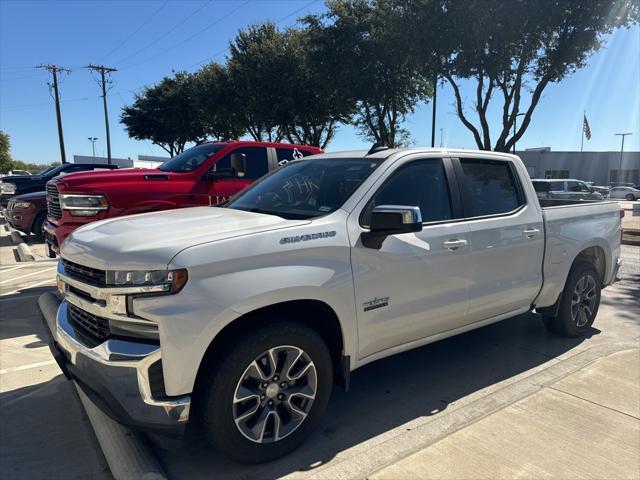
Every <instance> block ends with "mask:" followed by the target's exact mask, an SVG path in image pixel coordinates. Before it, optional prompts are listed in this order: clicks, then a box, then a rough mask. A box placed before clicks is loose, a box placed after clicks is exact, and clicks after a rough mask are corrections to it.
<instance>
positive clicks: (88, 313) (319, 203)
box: [45, 147, 621, 462]
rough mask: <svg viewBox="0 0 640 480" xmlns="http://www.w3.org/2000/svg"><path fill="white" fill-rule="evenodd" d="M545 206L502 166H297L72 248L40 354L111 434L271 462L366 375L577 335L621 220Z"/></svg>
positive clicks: (357, 156)
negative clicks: (194, 441)
mask: <svg viewBox="0 0 640 480" xmlns="http://www.w3.org/2000/svg"><path fill="white" fill-rule="evenodd" d="M555 202H556V205H552V206H544V205H543V206H541V204H540V203H539V200H538V198H537V196H536V192H535V190H534V188H533V186H532V184H531V181H530V180H529V176H528V175H527V171H526V169H525V167H524V165H523V164H522V162H521V161H520V159H519V158H518V157H516V156H513V155H507V154H500V153H492V152H480V151H468V150H434V149H386V148H380V147H374V148H372V149H371V150H370V151H369V152H367V151H353V152H343V153H332V154H323V155H316V156H312V157H307V158H306V159H304V160H299V161H294V162H291V163H290V164H288V165H286V166H284V167H282V168H280V169H278V170H276V171H275V172H273V173H271V174H270V175H268V176H266V177H264V178H263V179H261V180H260V181H258V182H257V183H255V184H254V185H253V186H251V187H249V188H248V189H246V190H244V191H243V192H241V193H239V194H238V195H236V196H235V197H234V198H232V199H231V200H230V201H229V202H228V203H227V204H226V205H223V206H222V207H197V208H189V209H181V210H173V211H165V212H157V213H148V214H141V215H134V216H129V217H121V218H115V219H110V220H105V221H101V222H95V223H92V224H89V225H87V226H85V227H82V228H80V229H78V230H76V231H75V232H73V234H72V235H71V236H70V237H69V239H68V240H67V241H65V242H64V244H63V245H62V249H61V260H60V263H59V267H58V288H59V290H60V291H61V292H62V296H63V298H64V300H63V301H62V302H61V303H60V305H59V308H58V309H57V318H55V319H49V324H50V326H51V328H52V330H53V342H52V351H53V352H54V355H55V356H56V358H57V359H58V360H59V363H60V364H61V366H62V368H63V370H64V371H65V373H67V374H68V375H69V376H70V377H73V378H74V379H76V381H77V382H78V383H79V385H80V386H81V387H82V388H83V389H84V390H85V392H86V393H87V394H88V395H89V397H91V398H92V399H93V400H94V401H95V402H96V403H97V404H98V405H99V406H100V407H101V408H102V409H103V410H104V411H105V412H107V413H108V414H109V415H110V416H112V417H113V418H115V419H116V420H118V421H119V422H121V423H123V424H126V425H129V426H131V427H133V428H137V429H140V430H143V431H146V432H149V433H150V434H153V435H154V436H156V437H157V438H161V437H162V436H174V437H180V435H181V434H182V433H183V431H184V428H185V425H186V424H187V422H193V423H196V424H198V425H199V426H200V427H201V428H202V429H203V430H204V432H206V434H207V436H208V438H209V439H210V440H211V442H212V443H213V444H214V446H216V447H217V448H219V449H220V450H222V451H223V452H225V453H226V454H228V455H229V456H230V457H232V458H234V459H236V460H238V461H242V462H262V461H266V460H270V459H273V458H276V457H278V456H281V455H284V454H285V453H287V452H289V451H291V450H292V449H294V448H295V447H297V446H298V445H300V444H301V443H302V440H303V439H304V438H305V437H307V436H308V435H309V434H310V433H311V432H312V431H313V429H314V428H315V427H316V426H318V423H319V422H320V420H321V417H322V414H323V412H324V410H325V408H326V407H327V403H328V401H329V397H330V395H331V389H332V385H333V384H334V383H336V384H339V385H341V386H343V387H345V388H346V387H348V383H349V375H350V372H352V371H354V370H355V369H357V368H359V367H361V366H363V365H365V364H367V363H369V362H372V361H375V360H379V359H381V358H384V357H387V356H389V355H393V354H395V353H398V352H402V351H405V350H409V349H412V348H416V347H419V346H422V345H425V344H428V343H431V342H434V341H437V340H440V339H443V338H446V337H450V336H452V335H457V334H459V333H462V332H466V331H468V330H472V329H475V328H479V327H482V326H484V325H488V324H490V323H493V322H497V321H499V320H504V319H507V318H510V317H513V316H515V315H519V314H522V313H524V312H529V311H532V310H535V311H536V312H538V313H540V314H541V317H542V320H544V323H545V324H546V326H547V327H548V328H549V330H551V331H552V332H554V333H557V334H560V335H566V336H577V335H582V334H584V333H585V332H587V331H588V330H589V329H590V328H591V325H592V323H593V321H594V318H595V316H596V313H597V311H598V305H599V302H600V290H601V288H603V287H605V286H607V285H610V284H611V283H612V282H614V280H615V278H616V272H617V269H618V266H619V263H620V232H621V230H620V213H619V207H618V205H617V204H616V203H613V202H580V203H575V204H571V202H568V203H567V202H561V201H555ZM45 316H46V315H45ZM158 434H159V435H158Z"/></svg>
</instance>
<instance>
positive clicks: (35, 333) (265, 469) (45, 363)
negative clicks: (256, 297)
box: [0, 232, 640, 478]
mask: <svg viewBox="0 0 640 480" xmlns="http://www.w3.org/2000/svg"><path fill="white" fill-rule="evenodd" d="M5 236H6V232H4V233H2V235H0V237H2V238H0V239H1V240H3V241H4V240H6V239H5V238H4V237H5ZM2 245H3V246H2V247H0V254H2V255H3V256H2V260H3V261H2V267H1V269H0V282H2V283H0V309H1V310H2V315H1V318H2V320H1V323H0V325H1V327H2V328H1V331H2V334H1V335H0V398H1V399H2V401H1V402H0V403H2V422H3V423H2V424H3V429H2V434H1V435H2V437H1V438H0V443H1V445H0V451H2V454H1V458H0V468H2V471H3V472H10V473H11V475H10V476H11V477H14V478H16V477H22V478H33V474H34V473H36V472H40V473H41V472H43V471H47V472H48V473H49V474H50V477H51V478H60V477H62V476H65V477H67V478H74V477H75V478H77V477H88V476H92V477H99V476H108V475H109V473H108V471H107V470H106V464H105V461H104V459H103V458H102V455H101V452H100V449H99V447H98V446H97V443H96V442H95V441H94V439H93V434H92V430H91V427H90V424H89V423H88V422H87V421H86V420H85V416H84V412H83V409H82V407H81V404H80V403H79V401H78V399H77V397H76V395H75V392H74V390H73V388H72V384H71V383H70V382H67V381H66V380H65V379H64V377H63V376H62V375H61V373H60V371H59V369H58V367H57V366H56V365H55V363H54V362H53V359H52V358H51V356H50V354H49V351H48V348H47V347H46V344H45V342H44V340H45V338H46V337H45V335H44V331H43V328H44V327H43V326H42V323H41V320H40V317H39V312H38V307H37V298H38V296H39V295H40V294H41V293H42V292H43V291H46V290H48V289H51V286H52V285H53V283H54V272H55V270H54V268H55V261H50V260H40V261H36V262H30V263H16V262H15V260H14V261H13V263H11V262H10V260H11V256H10V255H8V252H10V251H11V250H12V247H11V246H10V245H9V244H6V245H5V243H2ZM623 262H624V263H623V267H622V270H621V272H620V277H621V278H622V281H621V282H619V283H618V284H617V285H616V286H614V287H612V288H610V289H607V290H605V292H604V294H603V303H602V306H601V311H600V314H599V315H598V318H597V320H596V322H595V324H594V327H595V328H594V329H593V332H592V335H590V337H589V338H585V339H573V340H568V339H563V338H559V337H554V336H551V335H550V334H548V333H547V332H546V330H545V329H544V327H543V326H542V324H541V322H540V320H539V318H537V316H536V315H533V314H527V315H522V316H519V317H516V318H514V319H511V320H509V321H505V322H502V323H498V324H495V325H491V326H488V327H485V328H483V329H480V330H477V331H474V332H470V333H467V334H465V335H462V336H459V337H455V338H450V339H448V340H445V341H442V342H438V343H435V344H433V345H430V346H427V347H423V348H421V349H418V350H415V351H412V352H407V353H404V354H401V355H397V356H395V357H391V358H389V359H386V360H382V361H379V362H375V363H373V364H371V365H368V366H366V367H363V368H362V369H360V370H357V371H356V372H354V374H353V376H352V385H351V391H350V392H349V393H344V392H342V391H341V390H339V389H337V388H336V389H335V390H334V394H333V397H332V401H331V402H332V405H331V406H330V409H329V412H330V414H329V415H327V417H326V418H325V420H324V422H323V425H322V427H321V428H320V430H319V431H318V432H317V433H316V434H315V435H313V436H312V437H311V438H310V439H309V441H308V442H307V443H306V444H305V445H304V446H303V447H302V448H301V449H299V450H298V451H296V452H294V453H293V454H292V455H289V456H287V457H285V458H283V459H281V460H278V461H276V462H272V463H269V464H265V465H258V466H245V465H239V464H235V463H233V462H230V461H229V460H227V459H226V458H224V457H222V455H220V454H218V453H217V452H215V451H212V450H211V449H210V448H209V447H208V445H207V444H206V443H205V442H204V441H203V440H202V438H201V436H200V434H199V432H197V431H191V432H189V434H188V436H187V441H186V444H185V446H184V447H183V448H182V449H179V450H176V451H165V450H161V449H159V448H155V451H156V453H157V455H158V456H159V457H160V458H161V461H162V463H163V464H164V465H165V468H166V470H167V473H168V476H169V477H171V478H196V477H201V476H205V475H207V476H212V477H214V476H215V477H218V478H270V477H286V476H291V477H323V478H349V477H364V476H367V475H371V474H373V473H374V472H376V471H378V470H379V469H380V468H383V467H384V466H386V465H388V464H390V463H393V462H395V461H397V460H399V459H401V458H404V457H406V456H407V455H408V454H410V453H412V452H414V451H416V450H418V449H421V448H424V447H425V446H428V445H430V444H432V443H434V442H437V441H438V440H440V439H442V438H445V437H448V436H449V435H450V434H452V433H453V432H456V431H459V430H460V429H464V428H465V427H467V426H468V425H469V424H471V423H473V422H475V421H477V420H479V419H481V418H483V417H486V416H487V415H490V414H491V413H493V412H496V411H500V410H501V409H503V408H505V407H507V406H508V405H511V404H512V403H513V402H515V401H517V400H519V399H521V398H526V397H527V396H528V395H531V394H533V393H535V392H536V391H538V390H539V389H540V386H541V385H546V384H549V383H550V382H553V381H555V380H557V379H558V378H560V377H562V376H564V375H566V374H567V373H569V372H573V371H577V370H579V369H581V368H583V367H584V366H585V365H588V364H590V362H593V361H595V360H597V359H598V358H600V357H604V356H606V355H609V354H611V353H614V352H617V351H621V350H625V349H628V348H629V346H630V345H631V346H633V345H637V343H638V339H639V335H640V330H639V319H638V317H637V314H636V313H635V312H636V311H637V310H638V307H640V292H639V288H640V247H634V246H623ZM496 433H499V432H496ZM452 438H454V439H455V438H457V437H453V436H452ZM449 441H453V440H449ZM461 442H462V439H461ZM461 445H462V443H461ZM45 446H46V450H47V455H43V454H42V452H43V449H44V448H45ZM632 460H633V459H632ZM632 466H633V465H632Z"/></svg>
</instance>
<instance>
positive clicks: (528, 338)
mask: <svg viewBox="0 0 640 480" xmlns="http://www.w3.org/2000/svg"><path fill="white" fill-rule="evenodd" d="M599 333H600V331H599V330H598V329H596V328H593V329H592V331H591V334H590V335H589V336H588V337H586V338H578V339H566V338H561V337H557V336H554V335H552V334H550V333H548V332H547V331H546V329H545V328H544V326H543V325H542V321H541V319H540V318H539V316H538V315H535V314H526V315H521V316H518V317H514V318H512V319H510V320H507V321H504V322H500V323H497V324H493V325H490V326H487V327H484V328H481V329H479V330H475V331H472V332H469V333H466V334H464V335H460V336H457V337H452V338H450V339H447V340H443V341H440V342H437V343H434V344H431V345H428V346H425V347H422V348H419V349H416V350H413V351H409V352H406V353H402V354H399V355H396V356H393V357H390V358H387V359H384V360H380V361H377V362H374V363H372V364H370V365H367V366H365V367H362V368H360V369H358V370H356V371H355V372H353V375H352V378H351V389H350V391H349V392H348V393H345V392H343V391H342V390H340V389H339V388H337V387H336V388H335V389H334V393H333V396H332V399H331V402H330V404H329V407H328V409H327V412H326V414H325V418H324V422H323V424H322V425H321V427H320V429H319V431H318V432H316V434H314V435H313V436H312V437H311V438H309V440H308V441H307V442H306V443H305V444H304V446H302V447H301V448H300V449H299V450H297V451H295V452H293V453H292V454H290V455H288V456H287V457H285V458H282V459H280V460H276V461H274V462H271V463H269V464H263V465H256V466H248V465H239V464H237V463H234V462H232V461H230V460H228V459H226V458H225V457H223V456H222V455H221V454H220V453H218V452H215V451H214V450H213V449H212V448H211V447H210V446H209V445H208V444H207V443H206V441H205V440H204V439H203V437H202V435H201V434H200V432H198V431H197V430H196V429H192V431H191V432H190V433H189V434H188V438H187V441H186V443H185V446H184V447H183V448H182V449H181V450H179V451H175V452H166V451H159V453H160V456H161V457H163V461H164V463H165V465H166V466H167V468H168V470H169V474H170V476H173V477H175V478H194V477H200V476H209V475H210V476H214V475H216V476H218V477H219V478H243V479H244V478H277V477H280V476H284V475H287V474H291V473H294V472H304V471H309V470H313V469H314V468H318V467H320V466H322V465H323V464H326V463H328V462H329V461H331V460H332V459H334V457H336V456H338V455H343V454H345V451H348V450H349V449H351V448H354V447H357V446H358V445H359V444H361V443H362V442H365V441H368V440H372V439H374V438H375V437H379V438H376V440H378V439H379V440H382V439H383V438H382V437H385V438H390V437H391V436H394V435H398V434H399V433H401V432H402V431H406V430H410V429H412V428H413V427H414V426H417V425H419V424H421V423H424V422H425V421H427V417H432V416H434V415H438V414H440V413H442V412H444V411H445V410H447V409H450V408H452V407H456V406H457V404H458V403H457V402H458V401H459V400H460V399H464V400H463V401H462V403H468V402H469V401H470V400H472V399H473V396H474V394H475V396H476V397H477V398H480V397H482V396H484V395H487V394H488V393H489V391H487V390H485V391H483V390H484V389H490V388H491V386H493V385H495V384H497V383H499V382H502V381H505V380H507V379H510V378H513V377H516V376H518V375H520V374H523V373H525V372H529V371H531V370H532V369H535V368H536V367H539V366H541V365H543V364H545V363H546V362H549V361H552V360H553V359H554V358H555V357H557V356H559V355H562V354H564V353H566V352H567V351H569V350H571V349H573V348H575V347H576V346H578V345H579V344H580V343H582V342H584V341H585V340H586V339H587V338H590V337H591V336H593V335H598V334H599ZM481 391H483V392H481ZM399 427H400V428H399ZM392 431H393V432H392ZM359 448H362V447H359ZM308 474H311V472H308ZM320 475H322V474H321V473H320Z"/></svg>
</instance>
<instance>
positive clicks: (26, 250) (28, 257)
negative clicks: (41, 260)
mask: <svg viewBox="0 0 640 480" xmlns="http://www.w3.org/2000/svg"><path fill="white" fill-rule="evenodd" d="M18 258H19V259H20V261H21V262H33V261H35V259H36V257H35V255H34V254H33V252H32V251H31V247H30V246H29V245H27V244H26V243H24V242H23V243H19V244H18Z"/></svg>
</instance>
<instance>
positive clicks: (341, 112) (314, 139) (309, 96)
mask: <svg viewBox="0 0 640 480" xmlns="http://www.w3.org/2000/svg"><path fill="white" fill-rule="evenodd" d="M284 35H285V36H286V41H287V49H286V53H285V54H286V55H287V59H288V62H287V63H288V64H289V65H290V67H289V68H287V70H286V72H283V73H282V75H281V80H282V82H284V83H285V85H286V91H285V92H283V96H282V98H281V99H280V102H279V104H280V106H281V108H280V110H279V111H280V114H281V116H280V120H281V123H282V124H284V125H285V131H286V137H287V139H288V140H289V141H290V142H291V143H300V144H305V145H314V146H317V147H320V148H323V149H324V148H326V147H327V145H328V144H329V142H331V140H332V139H333V137H334V136H335V134H336V130H337V128H338V126H339V125H340V124H341V123H347V122H350V120H351V115H352V113H353V111H354V108H355V104H354V102H353V101H352V99H351V98H350V97H349V95H348V92H347V91H346V90H345V89H344V88H343V86H342V85H341V84H340V83H339V82H337V81H336V79H335V78H334V76H333V72H332V71H331V70H330V69H329V68H327V64H326V63H325V62H323V61H322V58H321V55H322V52H321V50H320V49H319V48H318V45H319V41H318V40H319V39H318V38H317V37H316V36H315V35H314V31H313V30H310V29H305V30H299V29H289V30H287V31H286V32H284Z"/></svg>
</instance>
